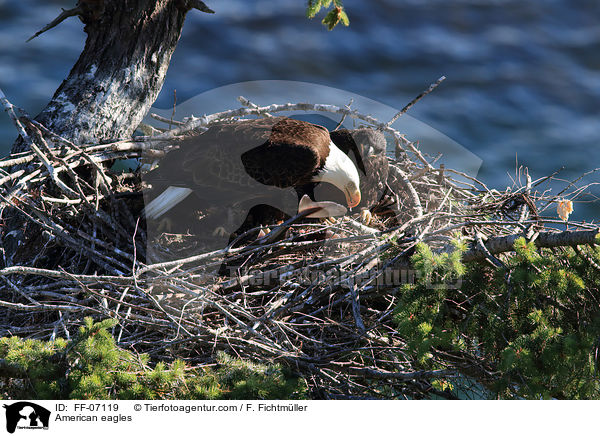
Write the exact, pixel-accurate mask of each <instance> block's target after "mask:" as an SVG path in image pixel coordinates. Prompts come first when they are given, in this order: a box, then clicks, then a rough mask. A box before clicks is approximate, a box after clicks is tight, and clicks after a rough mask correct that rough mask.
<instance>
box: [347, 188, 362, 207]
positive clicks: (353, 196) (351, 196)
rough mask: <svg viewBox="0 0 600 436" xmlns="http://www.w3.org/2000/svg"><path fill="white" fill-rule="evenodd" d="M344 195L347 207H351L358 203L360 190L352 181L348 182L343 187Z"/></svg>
mask: <svg viewBox="0 0 600 436" xmlns="http://www.w3.org/2000/svg"><path fill="white" fill-rule="evenodd" d="M344 195H345V196H346V202H347V203H348V207H349V208H350V209H352V208H353V207H356V206H358V205H359V203H360V190H359V189H358V186H356V185H355V184H354V183H348V184H347V185H346V187H345V189H344Z"/></svg>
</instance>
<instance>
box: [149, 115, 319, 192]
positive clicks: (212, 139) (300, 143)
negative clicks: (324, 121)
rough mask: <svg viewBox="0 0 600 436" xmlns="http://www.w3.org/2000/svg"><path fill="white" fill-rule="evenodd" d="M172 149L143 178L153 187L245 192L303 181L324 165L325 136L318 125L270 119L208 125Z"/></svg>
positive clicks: (284, 186)
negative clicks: (161, 185) (157, 184)
mask: <svg viewBox="0 0 600 436" xmlns="http://www.w3.org/2000/svg"><path fill="white" fill-rule="evenodd" d="M177 145H178V147H179V148H178V149H177V150H174V151H172V152H170V153H168V154H167V156H166V157H165V158H164V159H163V160H162V161H161V162H160V164H159V168H158V169H157V170H155V171H153V172H152V173H151V174H149V175H148V180H149V181H150V182H151V183H152V184H153V185H154V184H156V183H160V184H164V185H169V186H178V187H187V188H190V189H193V190H197V189H200V190H202V189H207V190H213V192H224V191H238V192H240V193H246V192H252V191H253V190H254V189H256V187H257V183H258V184H262V185H270V186H276V187H280V188H287V187H291V186H295V185H297V184H302V183H308V182H309V181H310V178H311V177H312V175H314V173H315V171H316V170H317V168H318V167H319V166H320V165H322V163H323V162H324V157H323V156H322V154H323V153H326V150H328V145H329V134H328V132H327V130H326V129H324V128H322V127H320V126H316V125H312V124H308V123H304V122H301V121H297V120H293V119H289V118H285V117H273V118H265V119H260V120H248V121H239V122H233V123H232V122H229V123H223V124H217V125H213V126H211V127H210V128H209V129H208V130H207V131H205V132H203V133H201V134H199V135H196V136H190V137H188V138H185V139H183V140H180V141H179V143H178V144H177ZM325 157H326V156H325Z"/></svg>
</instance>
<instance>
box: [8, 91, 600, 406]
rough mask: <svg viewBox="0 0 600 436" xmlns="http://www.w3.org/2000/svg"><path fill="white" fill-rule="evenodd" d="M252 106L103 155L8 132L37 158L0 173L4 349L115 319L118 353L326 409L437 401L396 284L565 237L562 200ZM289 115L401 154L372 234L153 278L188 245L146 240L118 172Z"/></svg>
mask: <svg viewBox="0 0 600 436" xmlns="http://www.w3.org/2000/svg"><path fill="white" fill-rule="evenodd" d="M247 106H248V107H245V108H241V109H236V110H233V111H228V112H224V113H219V114H214V115H210V116H204V117H202V118H199V119H198V118H190V119H187V120H184V121H185V122H178V123H177V122H176V123H175V124H176V125H177V128H176V129H172V130H168V131H164V130H163V131H154V132H153V133H155V135H154V136H152V135H149V136H144V137H138V138H136V139H135V140H130V141H117V142H114V143H111V144H96V145H76V144H72V143H70V142H69V141H67V140H65V139H63V138H60V137H58V136H57V135H54V134H53V133H52V132H49V131H47V130H46V129H45V128H44V127H43V126H41V125H40V124H38V123H36V122H35V121H33V120H31V119H29V118H27V117H21V118H17V117H16V116H14V117H13V119H14V121H15V123H16V125H17V127H18V128H19V133H20V134H21V136H23V137H24V138H25V140H26V141H27V142H28V143H29V145H30V148H31V151H29V152H26V153H21V154H18V155H11V156H9V157H8V158H7V159H5V160H4V161H1V162H0V195H1V197H0V200H1V202H0V214H1V216H2V218H3V224H4V225H3V227H2V229H3V230H2V231H3V234H2V238H3V241H8V240H9V239H10V238H11V236H14V235H15V234H18V235H20V241H19V242H18V244H16V245H17V248H16V250H15V252H14V255H13V256H12V257H7V256H8V254H7V253H4V256H3V257H4V267H3V269H1V270H0V288H1V289H2V291H1V292H0V307H1V309H0V311H1V312H2V323H1V325H0V332H1V334H2V335H14V334H18V335H22V336H27V337H35V338H44V339H47V338H49V337H55V336H56V335H68V334H69V332H70V331H72V329H73V327H74V326H77V325H79V324H81V322H82V319H83V317H84V316H89V315H93V316H95V317H97V318H106V317H111V318H116V319H118V320H119V325H118V327H117V328H116V329H115V331H114V334H115V337H116V339H117V341H118V343H119V345H120V346H122V347H130V348H132V349H135V350H136V351H139V352H146V353H149V354H150V355H151V356H152V357H153V358H155V359H173V358H175V357H179V358H183V359H186V360H187V361H189V362H190V363H192V364H199V365H201V364H206V363H210V362H212V361H213V356H214V355H215V352H216V351H217V350H225V351H227V352H228V353H230V354H232V355H235V356H239V357H242V358H251V359H256V360H259V361H263V362H264V361H278V362H282V363H285V364H287V365H289V366H290V367H292V368H294V370H296V371H297V372H298V373H300V374H301V375H303V376H304V377H306V379H307V381H308V383H309V385H310V387H311V389H312V392H313V395H314V396H316V397H324V398H336V397H345V398H349V397H353V396H354V397H374V396H379V397H380V396H382V395H385V392H387V393H389V395H393V396H397V395H403V394H406V395H409V396H412V397H415V396H419V395H425V394H426V393H427V392H430V391H431V389H432V387H431V384H430V381H431V380H433V379H434V378H435V377H439V376H441V375H443V373H442V372H436V371H431V372H423V371H421V372H419V371H415V370H414V369H413V363H414V362H412V361H411V360H410V358H409V357H408V356H407V355H406V354H404V350H405V343H404V341H403V338H402V337H400V336H399V335H398V334H397V332H396V329H395V325H394V322H393V310H394V306H395V304H396V301H397V298H398V297H397V293H398V292H399V288H400V282H402V281H404V282H406V281H407V280H408V281H410V280H411V278H412V276H411V274H410V270H409V266H410V265H409V256H410V254H411V253H412V250H413V248H414V246H415V244H416V243H418V242H420V241H423V242H426V243H428V244H429V245H431V246H432V247H434V248H435V249H438V250H445V249H449V247H450V241H451V240H452V239H455V238H462V239H467V240H468V241H469V242H471V243H472V249H471V251H470V252H469V253H470V256H471V259H480V260H484V261H488V262H494V263H495V262H496V261H498V262H499V260H498V258H497V257H495V256H494V255H493V253H490V250H487V249H486V247H485V245H484V242H483V241H485V240H486V239H488V238H494V237H496V238H497V237H501V236H507V237H510V236H514V235H527V236H528V237H530V238H532V237H533V238H535V235H539V234H540V232H546V233H549V234H554V233H557V232H558V230H557V229H554V228H553V227H552V226H551V227H545V223H547V222H550V223H553V222H556V220H552V219H547V218H543V217H542V216H541V211H542V209H543V208H544V207H548V205H549V204H551V203H552V202H553V201H555V200H556V198H552V197H548V196H545V195H543V194H539V193H534V192H532V186H535V185H536V183H537V182H532V181H531V179H530V178H528V176H526V175H524V178H525V179H526V180H527V181H526V182H525V183H523V184H522V186H515V187H514V188H513V189H512V190H507V191H506V192H497V191H494V190H490V189H488V188H487V187H486V186H485V185H484V184H483V183H481V182H479V181H477V180H475V179H474V178H472V177H470V176H468V175H466V174H461V173H459V172H456V171H453V170H451V169H447V168H444V167H443V166H442V167H437V168H436V167H434V164H433V163H432V162H434V159H432V158H429V157H427V156H424V155H423V154H422V153H421V152H420V151H419V150H418V149H417V147H416V146H415V144H413V143H412V142H410V141H408V140H407V139H405V137H404V136H403V135H402V134H401V133H399V132H397V131H395V130H394V129H393V128H391V127H390V126H389V125H387V124H383V123H381V122H380V121H378V120H375V119H373V118H371V117H368V116H365V115H362V114H360V113H358V112H356V111H352V110H349V109H344V108H338V107H334V106H329V105H309V104H288V105H279V106H278V105H272V106H269V107H265V108H258V107H256V106H254V105H252V104H251V103H248V102H247ZM279 111H287V112H290V111H327V112H331V113H335V114H339V115H342V116H343V117H352V118H354V119H355V120H358V122H360V123H361V126H363V127H370V128H373V129H378V130H380V131H382V132H384V133H385V135H386V138H387V139H388V142H389V143H392V144H394V145H395V148H396V153H395V156H394V157H387V160H388V164H389V175H388V179H387V181H386V185H387V189H386V192H385V195H383V196H381V198H379V199H378V201H377V202H376V203H374V204H371V205H369V206H370V210H371V211H372V213H373V217H374V218H373V220H372V221H371V222H370V223H369V224H368V225H365V224H364V223H363V222H361V221H360V220H359V217H358V215H357V214H355V215H352V216H347V217H344V218H341V219H337V220H335V222H333V223H331V222H321V221H317V222H315V221H314V220H313V221H312V222H302V221H293V222H291V223H290V222H286V223H284V224H282V225H279V226H271V230H272V231H271V232H270V233H268V234H267V235H266V236H265V237H263V238H262V239H258V240H256V239H255V238H253V239H250V242H248V243H246V244H244V245H241V246H240V245H236V246H234V247H226V248H223V249H219V250H216V251H211V252H198V251H196V252H190V251H189V250H187V251H186V250H180V251H176V253H178V254H179V256H171V257H169V258H168V260H166V261H156V259H155V260H153V261H152V262H148V259H149V257H148V256H147V247H148V246H154V247H159V248H160V250H162V251H163V252H169V250H170V249H171V250H170V252H171V253H173V250H172V248H173V246H174V245H173V244H177V243H180V242H181V241H184V242H185V241H186V240H187V239H186V238H189V236H190V235H189V234H180V235H170V237H169V238H163V239H161V240H149V239H148V238H149V236H148V234H149V233H148V232H147V226H146V223H145V221H144V219H143V218H140V211H141V209H142V208H143V199H142V196H141V195H140V190H141V189H142V188H143V186H142V181H141V179H142V178H141V170H140V169H137V170H135V171H129V172H119V173H117V172H114V171H111V170H109V169H108V168H109V167H111V166H112V165H113V164H114V162H115V161H120V160H126V159H142V160H144V161H151V160H153V159H156V158H160V156H162V155H163V154H164V152H165V150H166V149H168V147H169V144H170V141H171V139H172V138H174V137H175V136H177V135H186V134H189V133H188V132H189V131H190V130H191V129H202V128H203V127H206V126H208V125H210V124H211V123H213V122H217V121H222V120H224V119H230V120H231V119H235V118H236V117H243V116H265V114H267V113H268V112H279ZM9 113H10V111H9ZM169 122H172V121H171V120H169ZM9 168H10V169H11V170H10V172H9ZM15 223H18V225H15ZM581 226H583V227H586V226H585V225H581ZM587 228H589V229H595V226H587ZM14 229H17V230H18V232H14V231H13V230H14ZM10 232H13V233H12V234H10ZM557 234H558V233H557ZM282 235H283V236H282ZM311 235H312V236H314V235H326V238H325V239H323V238H322V237H316V236H315V237H311ZM163 236H164V235H163ZM300 236H302V237H301V238H300ZM184 245H185V244H184ZM160 250H158V251H160ZM182 253H185V255H184V254H182ZM224 261H226V262H229V263H235V262H236V261H238V263H239V261H243V263H244V266H245V269H244V270H240V271H243V272H240V273H239V274H237V275H235V276H233V277H224V276H222V275H219V274H218V273H217V271H218V269H219V266H220V265H222V263H223V262H224ZM474 365H475V364H474ZM390 388H391V389H390Z"/></svg>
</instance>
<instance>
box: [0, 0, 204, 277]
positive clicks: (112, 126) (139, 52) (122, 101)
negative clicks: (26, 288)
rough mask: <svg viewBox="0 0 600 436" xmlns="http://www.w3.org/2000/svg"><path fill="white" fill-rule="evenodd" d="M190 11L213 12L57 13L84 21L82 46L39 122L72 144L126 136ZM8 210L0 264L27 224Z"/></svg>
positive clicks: (184, 8) (104, 9)
mask: <svg viewBox="0 0 600 436" xmlns="http://www.w3.org/2000/svg"><path fill="white" fill-rule="evenodd" d="M193 8H196V9H199V10H201V11H203V12H212V11H211V10H210V9H208V8H207V7H206V5H204V3H203V2H202V1H200V0H79V1H78V3H77V6H76V8H74V9H73V10H72V11H67V12H65V13H63V14H61V15H64V16H65V17H66V16H69V15H78V16H79V18H80V19H81V20H82V21H83V22H84V23H85V29H84V31H85V32H86V33H87V40H86V43H85V47H84V49H83V52H82V53H81V55H80V57H79V59H78V61H77V63H76V64H75V65H74V66H73V69H72V70H71V72H70V73H69V76H68V77H67V78H66V79H65V81H64V82H63V83H62V84H61V85H60V87H59V88H58V90H57V91H56V93H55V94H54V96H53V97H52V100H51V101H50V102H49V103H48V105H47V106H46V108H44V110H43V111H42V112H41V113H40V114H38V115H37V117H36V120H37V121H39V122H40V123H42V124H44V125H45V126H46V127H47V128H49V129H50V130H52V131H54V132H55V133H57V134H59V135H61V136H63V137H64V138H66V139H69V140H71V141H73V142H75V143H77V144H85V143H95V142H101V141H104V140H107V139H111V138H112V139H114V138H121V137H127V136H130V135H131V134H132V133H133V131H134V130H135V129H136V127H137V126H138V124H139V123H140V121H141V120H142V118H143V117H144V116H145V114H146V113H147V112H148V110H149V109H150V106H151V105H152V103H153V102H154V101H155V99H156V97H157V95H158V93H159V92H160V89H161V87H162V85H163V83H164V80H165V75H166V72H167V68H168V66H169V62H170V60H171V55H172V54H173V51H174V50H175V47H176V46H177V42H178V41H179V37H180V36H181V30H182V28H183V22H184V20H185V15H186V13H187V12H188V11H189V10H191V9H193ZM59 21H60V20H58V21H57V22H59ZM25 150H27V145H26V144H25V143H24V141H22V140H21V139H19V140H17V141H16V142H15V143H14V144H13V148H12V151H13V152H21V151H25ZM13 170H14V169H13ZM6 215H7V216H4V217H3V218H4V219H5V221H4V223H5V227H4V228H3V229H2V232H1V233H0V238H1V241H0V250H1V249H3V250H4V253H2V254H3V255H2V256H0V264H2V263H4V264H5V265H11V264H13V263H14V261H18V260H19V257H20V256H18V255H17V256H15V254H16V253H17V251H18V250H19V244H20V243H21V242H22V243H23V244H24V243H25V242H24V241H25V239H26V237H25V236H24V232H25V228H26V221H24V217H23V216H22V215H20V214H18V213H16V212H14V211H13V212H12V213H8V214H6ZM23 244H21V245H23ZM20 260H21V261H23V260H24V259H20Z"/></svg>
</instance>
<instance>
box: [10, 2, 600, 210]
mask: <svg viewBox="0 0 600 436" xmlns="http://www.w3.org/2000/svg"><path fill="white" fill-rule="evenodd" d="M73 4H74V2H73V1H58V0H55V1H44V2H42V1H39V0H21V1H18V2H16V1H8V0H0V88H2V90H3V91H4V92H5V93H6V95H7V96H8V97H9V98H10V99H11V100H12V101H13V103H15V104H17V105H19V106H21V107H23V108H25V109H26V110H27V111H28V112H30V113H32V114H37V113H38V112H39V111H40V110H41V109H42V108H43V107H44V105H45V104H46V103H47V102H48V100H49V99H50V97H51V96H52V94H53V93H54V90H55V89H56V88H57V87H58V86H59V84H60V82H61V81H62V80H63V79H64V78H65V77H66V75H67V74H68V72H69V70H70V67H71V66H72V65H73V63H74V62H75V61H76V59H77V57H78V56H79V53H80V52H81V49H82V48H83V45H84V41H85V34H84V33H83V31H82V29H83V25H82V23H81V22H80V21H79V20H78V19H77V18H70V19H69V20H67V21H66V22H64V23H62V24H61V25H60V26H58V27H57V28H55V29H52V30H51V31H49V32H47V33H45V34H44V35H42V36H41V37H39V38H36V39H35V40H33V41H32V42H30V43H25V40H26V39H27V38H28V37H29V36H31V35H32V34H33V33H35V31H37V30H38V29H40V28H41V27H43V26H44V25H45V24H46V23H48V22H49V21H51V20H52V19H53V18H54V17H55V16H56V15H57V14H58V13H59V12H60V7H64V8H70V7H72V6H73ZM207 4H209V5H210V6H211V7H212V8H213V9H214V10H215V11H216V12H217V13H216V14H215V15H207V14H203V13H200V12H197V11H195V12H191V13H190V14H188V17H187V19H186V23H185V28H184V32H183V35H182V38H181V41H180V44H179V46H178V48H177V50H176V52H175V54H174V56H173V59H172V62H171V66H170V69H169V72H168V75H167V80H166V83H165V85H164V87H163V90H162V92H161V94H160V96H159V98H158V100H157V102H156V106H157V107H159V108H167V107H169V106H171V105H172V103H173V92H174V90H176V92H177V99H178V101H184V100H186V99H188V98H192V97H194V96H197V95H198V94H201V93H203V92H206V91H209V90H212V89H214V88H216V87H220V86H225V85H229V84H232V83H237V82H244V81H251V80H291V81H301V82H309V83H316V84H319V85H326V86H329V87H334V88H337V89H343V90H346V91H348V92H350V93H354V94H358V95H362V96H364V97H366V98H368V99H372V100H376V101H379V102H381V103H382V104H385V105H388V106H391V107H395V108H402V106H404V104H406V103H407V102H408V101H410V100H411V99H412V98H413V97H414V96H416V95H417V94H418V93H419V92H421V91H422V90H423V89H424V88H426V87H427V86H428V85H429V83H431V82H433V81H435V80H436V79H437V78H438V77H439V76H441V75H445V76H447V80H446V81H445V82H444V83H443V84H442V85H441V86H440V87H439V89H437V90H436V91H435V92H434V93H432V94H431V95H429V96H427V97H426V98H425V99H424V100H422V101H421V102H419V103H418V104H417V105H416V106H415V107H414V108H412V109H411V110H410V115H411V116H412V117H414V118H415V119H417V120H420V121H421V122H423V123H425V124H427V125H429V126H431V127H432V128H434V129H436V130H438V131H440V132H442V133H444V134H445V135H447V136H449V137H450V138H452V139H453V140H455V141H456V142H457V143H459V144H460V145H462V146H463V147H465V148H466V149H468V150H469V151H470V152H472V153H474V154H475V155H477V156H479V157H480V158H481V159H482V161H483V162H482V165H481V168H480V171H479V177H480V178H481V179H482V180H484V181H485V182H486V183H488V184H490V185H491V186H493V187H497V188H503V187H505V186H507V185H511V184H512V181H511V176H512V177H514V173H515V166H516V162H518V165H525V166H527V167H529V168H530V172H531V174H532V176H533V178H534V179H536V178H539V177H543V176H545V175H549V174H551V173H553V172H554V171H556V170H558V169H560V168H562V167H564V169H563V170H562V172H561V173H560V174H559V177H561V178H563V179H574V178H577V177H578V176H580V175H581V174H582V173H584V172H586V171H590V170H592V169H593V168H596V167H600V2H598V1H597V0H576V1H567V0H532V1H523V0H458V1H453V0H452V1H448V0H445V1H442V0H371V1H368V2H365V1H355V0H346V2H345V6H346V8H347V10H348V13H349V16H350V20H351V26H350V27H349V28H338V29H336V30H334V31H333V32H327V30H325V29H324V28H323V26H321V25H320V23H319V21H318V20H317V19H315V20H307V19H306V18H305V17H304V9H305V4H306V1H305V0H278V1H277V2H274V1H269V0H256V1H247V0H214V1H210V0H207ZM321 17H322V14H321ZM326 97H327V96H326V95H324V96H323V100H324V101H323V102H326ZM234 106H237V102H235V101H232V102H231V107H234ZM180 115H185V114H180ZM15 136H16V135H15V131H14V128H13V127H12V125H11V124H10V121H9V120H8V117H6V116H0V155H4V154H6V153H8V150H9V148H10V145H11V143H12V140H13V139H14V137H15ZM411 139H413V140H418V139H420V138H418V137H413V138H411ZM599 181H600V176H599V175H598V174H592V175H591V176H588V177H587V178H586V179H585V181H583V182H580V184H582V183H585V182H588V183H589V182H599ZM560 187H561V185H560V184H559V183H555V184H553V185H551V188H552V189H553V192H557V190H559V189H560ZM593 191H594V192H595V193H596V194H600V189H597V188H593ZM575 208H576V210H575V213H574V215H573V216H572V218H575V219H588V220H592V219H596V218H597V217H598V215H599V212H600V206H599V205H598V204H593V203H581V204H576V206H575Z"/></svg>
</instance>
